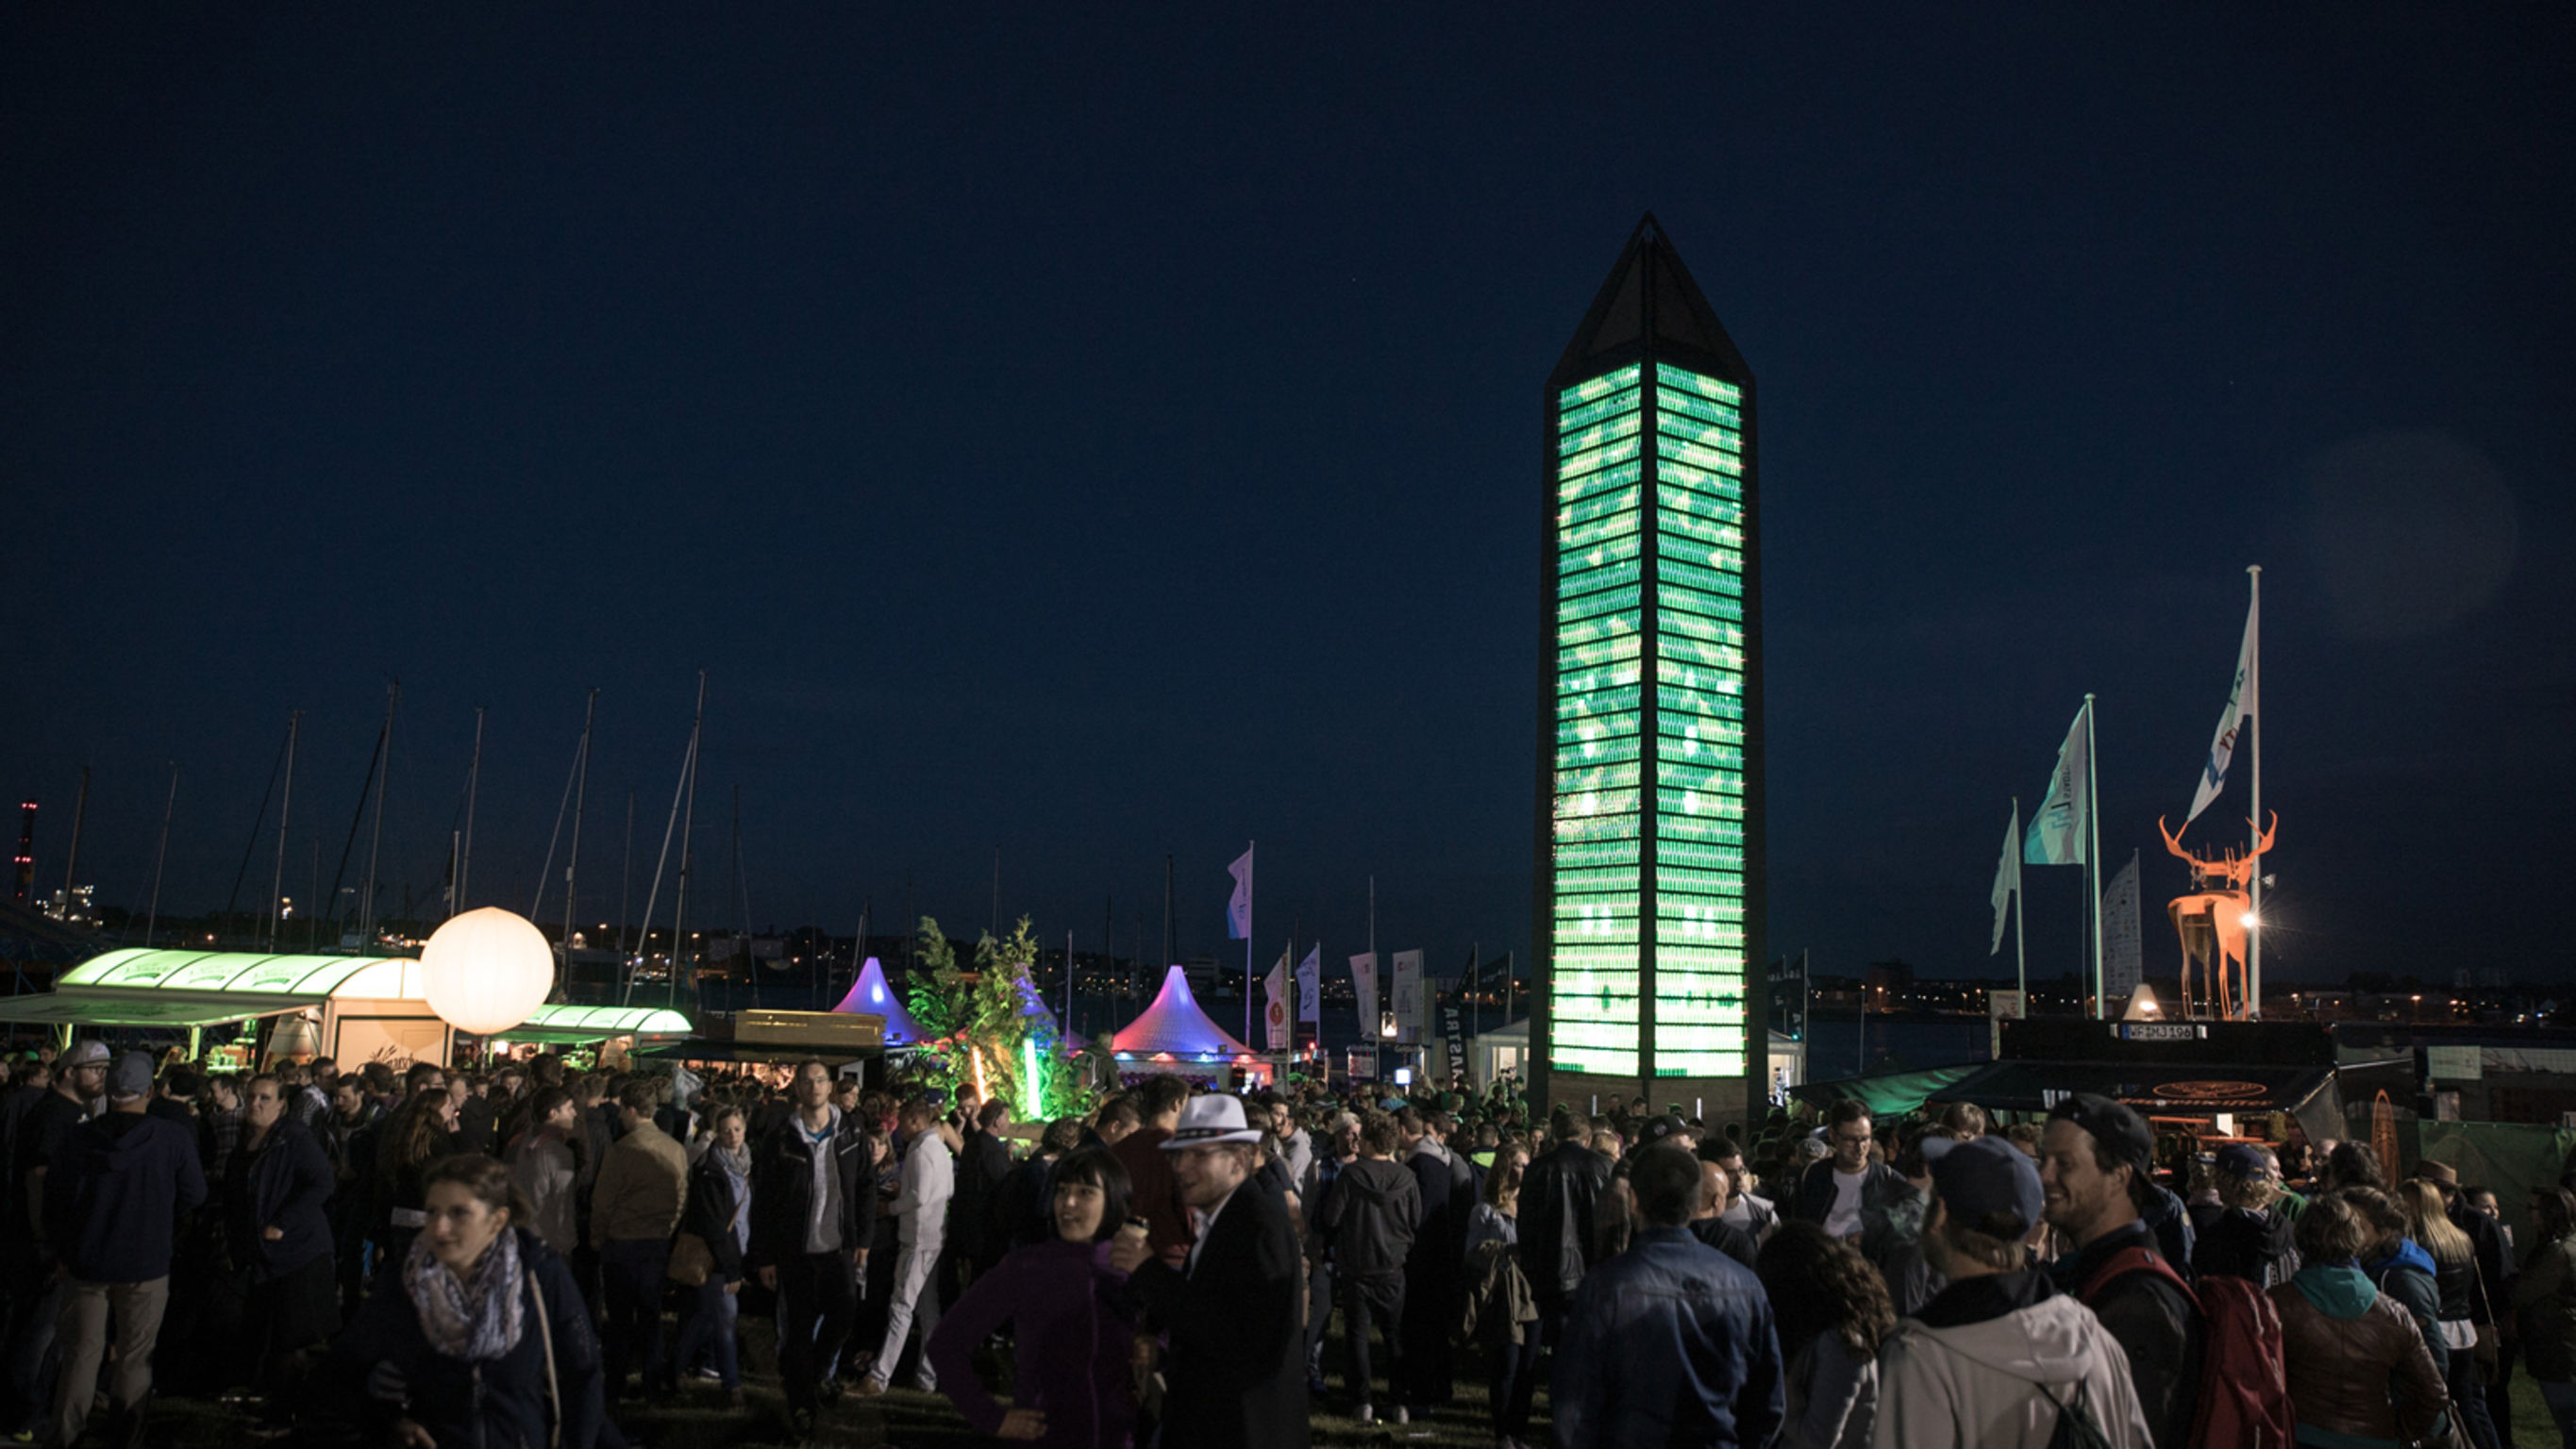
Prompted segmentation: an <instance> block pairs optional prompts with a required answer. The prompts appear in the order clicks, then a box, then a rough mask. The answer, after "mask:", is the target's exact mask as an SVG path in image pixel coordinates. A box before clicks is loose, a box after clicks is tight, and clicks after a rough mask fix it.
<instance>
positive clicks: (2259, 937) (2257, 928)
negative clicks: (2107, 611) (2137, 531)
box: [2245, 564, 2271, 1020]
mask: <svg viewBox="0 0 2576 1449" xmlns="http://www.w3.org/2000/svg"><path fill="white" fill-rule="evenodd" d="M2245 572H2246V573H2247V574H2248V575H2249V576H2251V577H2252V579H2253V593H2252V596H2251V599H2250V600H2249V606H2248V608H2247V610H2246V613H2247V617H2249V618H2250V619H2252V621H2253V627H2251V628H2249V629H2247V630H2246V631H2245V632H2246V636H2247V638H2248V639H2249V640H2250V641H2251V642H2252V645H2253V647H2252V648H2251V649H2248V650H2247V651H2246V655H2247V657H2246V660H2245V693H2246V695H2247V696H2248V697H2250V698H2251V699H2252V700H2253V701H2254V722H2253V723H2252V724H2251V725H2249V726H2247V728H2248V729H2251V730H2252V731H2253V732H2254V739H2253V747H2254V810H2253V817H2252V818H2251V819H2249V820H2247V821H2246V822H2245V824H2246V827H2247V829H2248V830H2250V831H2251V832H2252V833H2251V834H2249V835H2248V836H2247V837H2246V842H2245V849H2246V852H2247V854H2246V859H2247V860H2249V861H2250V860H2252V859H2254V856H2253V854H2252V852H2254V851H2255V850H2257V849H2259V848H2260V847H2261V846H2262V844H2263V688H2262V683H2261V679H2262V673H2263V566H2262V565H2261V564H2255V565H2252V566H2251V567H2249V568H2247V569H2246V570H2245ZM2246 877H2247V880H2246V883H2247V884H2248V885H2249V886H2251V887H2252V888H2253V892H2254V893H2253V897H2252V899H2251V901H2250V904H2251V905H2252V906H2253V908H2254V929H2253V930H2252V931H2249V932H2247V933H2246V937H2247V938H2246V942H2245V1008H2246V1009H2245V1014H2246V1015H2247V1016H2249V1017H2252V1018H2254V1019H2256V1020H2260V1019H2261V1018H2262V1015H2263V936H2264V934H2265V932H2266V931H2268V930H2269V929H2270V926H2271V922H2269V921H2267V920H2265V919H2264V918H2263V867H2262V866H2260V865H2255V866H2253V867H2252V868H2251V869H2250V870H2248V871H2247V872H2246Z"/></svg>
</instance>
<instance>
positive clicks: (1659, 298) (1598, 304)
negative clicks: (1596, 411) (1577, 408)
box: [1548, 211, 1753, 387]
mask: <svg viewBox="0 0 2576 1449" xmlns="http://www.w3.org/2000/svg"><path fill="white" fill-rule="evenodd" d="M1649 337H1651V338H1653V339H1654V354H1655V357H1656V359H1657V360H1659V361H1664V362H1671V363H1675V364H1677V365H1683V366H1689V367H1692V368H1694V369H1696V370H1698V371H1702V372H1706V373H1709V374H1711V375H1713V376H1717V377H1722V378H1725V379H1726V380H1727V381H1729V382H1733V383H1739V384H1742V383H1750V382H1752V380H1753V370H1752V369H1751V368H1749V367H1747V366H1745V365H1744V354H1743V353H1741V352H1738V351H1736V350H1735V341H1734V339H1733V338H1730V337H1728V336H1727V335H1726V328H1725V326H1724V325H1722V324H1721V323H1719V321H1718V320H1717V312H1716V309H1714V308H1712V307H1710V306H1709V305H1708V298H1707V297H1706V296H1704V295H1702V294H1701V292H1700V289H1699V284H1698V283H1696V282H1693V281H1692V280H1691V275H1690V270H1689V269H1688V268H1686V267H1684V266H1683V265H1682V259H1681V256H1680V254H1679V253H1677V252H1675V251H1674V250H1673V244H1672V241H1671V239H1670V238H1668V237H1666V236H1665V235H1664V228H1663V224H1662V223H1660V222H1658V221H1656V220H1655V214H1654V213H1653V212H1651V211H1650V212H1647V213H1646V214H1645V216H1644V217H1642V218H1640V219H1639V221H1638V222H1637V229H1636V230H1635V231H1634V232H1631V233H1629V236H1628V245H1627V247H1626V248H1625V249H1624V250H1622V251H1621V252H1620V253H1619V261H1618V263H1617V265H1615V266H1613V267H1611V268H1610V276H1609V278H1608V279H1607V280H1606V281H1604V282H1602V284H1601V290H1600V292H1598V293H1597V294H1595V295H1594V297H1593V299H1592V308H1591V310H1590V311H1588V312H1586V313H1584V314H1583V325H1582V326H1580V327H1577V328H1575V329H1574V340H1573V341H1571V342H1568V343H1567V344H1566V345H1565V355H1564V356H1563V357H1560V358H1558V359H1557V363H1556V371H1555V372H1554V373H1553V374H1551V375H1550V377H1549V379H1548V382H1549V385H1550V386H1554V387H1562V386H1565V385H1566V384H1568V383H1573V382H1579V381H1581V380H1582V379H1584V378H1587V377H1592V376H1595V375H1598V374H1599V373H1601V372H1602V371H1603V370H1605V369H1607V368H1612V367H1617V366H1619V365H1621V364H1623V363H1626V362H1630V361H1634V360H1635V359H1637V358H1639V357H1642V356H1644V355H1645V352H1646V346H1645V343H1646V339H1647V338H1649Z"/></svg>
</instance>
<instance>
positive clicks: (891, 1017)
mask: <svg viewBox="0 0 2576 1449" xmlns="http://www.w3.org/2000/svg"><path fill="white" fill-rule="evenodd" d="M832 1009H833V1010H834V1011H851V1012H865V1013H866V1014H868V1015H870V1016H882V1017H884V1018H885V1044H886V1045H887V1046H890V1047H908V1046H918V1045H920V1043H921V1028H920V1027H919V1026H917V1025H915V1024H914V1022H913V1019H912V1013H911V1012H909V1011H906V1010H904V1007H903V999H902V998H901V997H899V996H896V995H895V994H894V991H893V989H892V988H890V987H888V986H887V985H886V978H885V967H884V965H882V964H881V963H879V962H878V960H877V958H876V957H874V956H870V957H869V958H868V959H867V962H866V964H865V965H862V966H861V967H859V979H858V980H856V981H853V982H851V983H850V994H849V995H847V996H844V997H842V998H841V1004H840V1005H838V1006H835V1007H833V1008H832Z"/></svg>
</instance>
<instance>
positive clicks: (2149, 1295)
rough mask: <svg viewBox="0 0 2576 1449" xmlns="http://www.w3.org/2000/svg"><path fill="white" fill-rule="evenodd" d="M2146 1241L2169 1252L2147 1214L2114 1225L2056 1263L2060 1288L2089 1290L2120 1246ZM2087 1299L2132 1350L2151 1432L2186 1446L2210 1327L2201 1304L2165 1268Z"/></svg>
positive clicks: (2172, 1448)
mask: <svg viewBox="0 0 2576 1449" xmlns="http://www.w3.org/2000/svg"><path fill="white" fill-rule="evenodd" d="M2131 1248H2145V1249H2147V1250H2148V1251H2150V1252H2153V1253H2155V1254H2156V1255H2157V1256H2158V1257H2162V1256H2164V1254H2163V1249H2162V1245H2161V1244H2160V1243H2159V1242H2158V1241H2157V1238H2156V1234H2155V1231H2154V1229H2152V1228H2150V1227H2148V1226H2147V1224H2146V1223H2144V1222H2142V1221H2133V1222H2131V1223H2129V1224H2128V1225H2127V1226H2126V1227H2119V1228H2114V1229H2112V1230H2111V1231H2109V1232H2107V1233H2104V1234H2103V1235H2102V1236H2100V1237H2098V1238H2095V1239H2094V1240H2093V1241H2092V1242H2091V1243H2090V1244H2087V1245H2086V1246H2085V1247H2084V1248H2082V1249H2081V1250H2079V1251H2077V1252H2073V1253H2070V1254H2068V1255H2067V1256H2066V1257H2064V1258H2063V1259H2060V1260H2059V1262H2058V1264H2057V1265H2056V1269H2055V1274H2056V1278H2057V1284H2058V1286H2059V1287H2060V1288H2063V1289H2065V1290H2066V1291H2068V1292H2070V1293H2076V1294H2084V1291H2085V1289H2086V1288H2087V1287H2088V1286H2089V1285H2091V1283H2092V1282H2093V1279H2094V1277H2095V1275H2096V1274H2098V1273H2099V1272H2100V1271H2101V1270H2102V1268H2103V1267H2104V1265H2106V1264H2108V1263H2109V1262H2110V1261H2111V1259H2112V1258H2113V1257H2114V1256H2116V1255H2117V1254H2120V1253H2123V1252H2126V1251H2127V1250H2129V1249H2131ZM2084 1306H2085V1307H2087V1308H2090V1309H2092V1310H2093V1316H2094V1317H2096V1318H2099V1319H2101V1320H2102V1327H2103V1328H2104V1329H2106V1330H2108V1331H2109V1332H2110V1335H2111V1337H2112V1338H2114V1339H2116V1340H2118V1341H2119V1344H2120V1347H2121V1348H2122V1349H2123V1350H2125V1351H2126V1352H2127V1353H2128V1355H2129V1380H2130V1382H2131V1383H2132V1384H2134V1385H2135V1386H2136V1388H2137V1391H2138V1408H2139V1410H2140V1411H2141V1412H2143V1413H2144V1414H2145V1415H2146V1416H2147V1432H2148V1433H2149V1434H2151V1435H2153V1436H2154V1437H2155V1441H2156V1449H2188V1446H2189V1445H2190V1443H2191V1421H2192V1416H2193V1415H2194V1414H2195V1413H2197V1412H2198V1411H2199V1409H2200V1370H2201V1364H2202V1361H2203V1359H2204V1357H2205V1355H2206V1352H2207V1343H2208V1331H2207V1328H2206V1327H2205V1326H2204V1325H2203V1324H2202V1322H2201V1320H2200V1310H2199V1308H2198V1306H2197V1305H2196V1304H2194V1303H2193V1302H2192V1301H2191V1300H2190V1299H2189V1298H2187V1297H2185V1296H2184V1295H2183V1293H2182V1290H2180V1289H2178V1288H2176V1287H2175V1286H2174V1285H2173V1284H2171V1283H2169V1282H2167V1281H2166V1280H2165V1278H2164V1275H2162V1274H2160V1273H2156V1272H2152V1271H2148V1270H2144V1269H2141V1270H2137V1271H2133V1272H2128V1273H2122V1274H2121V1275H2119V1276H2118V1277H2116V1278H2113V1279H2110V1280H2109V1281H2108V1282H2105V1283H2104V1284H2102V1286H2101V1288H2100V1289H2099V1290H2098V1291H2096V1292H2093V1293H2091V1294H2089V1295H2086V1296H2085V1297H2084Z"/></svg>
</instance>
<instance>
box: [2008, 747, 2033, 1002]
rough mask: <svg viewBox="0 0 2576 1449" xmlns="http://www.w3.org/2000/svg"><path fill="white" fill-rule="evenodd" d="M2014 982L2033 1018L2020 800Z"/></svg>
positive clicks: (2015, 836)
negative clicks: (2023, 882) (2022, 863)
mask: <svg viewBox="0 0 2576 1449" xmlns="http://www.w3.org/2000/svg"><path fill="white" fill-rule="evenodd" d="M2012 818H2013V825H2012V842H2013V843H2012V863H2013V981H2014V984H2015V985H2017V986H2019V987H2020V988H2021V1014H2022V1015H2024V1016H2028V1015H2030V938H2029V935H2028V933H2027V927H2028V924H2029V919H2030V916H2029V912H2030V897H2029V895H2028V894H2027V893H2026V892H2025V891H2024V890H2023V889H2022V883H2021V797H2020V796H2019V795H2015V796H2014V797H2013V816H2012Z"/></svg>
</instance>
